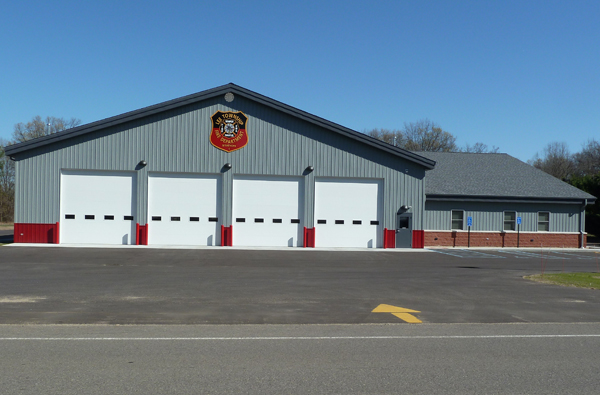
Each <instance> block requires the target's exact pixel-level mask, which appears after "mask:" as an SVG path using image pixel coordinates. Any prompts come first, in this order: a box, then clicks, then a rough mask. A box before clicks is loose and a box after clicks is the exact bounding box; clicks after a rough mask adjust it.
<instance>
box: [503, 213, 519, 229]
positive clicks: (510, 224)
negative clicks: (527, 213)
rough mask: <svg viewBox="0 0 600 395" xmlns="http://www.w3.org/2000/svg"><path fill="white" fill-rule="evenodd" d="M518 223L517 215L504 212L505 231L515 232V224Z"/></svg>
mask: <svg viewBox="0 0 600 395" xmlns="http://www.w3.org/2000/svg"><path fill="white" fill-rule="evenodd" d="M516 222H517V213H516V212H514V211H505V212H504V230H515V229H517V228H516V226H515V224H516Z"/></svg>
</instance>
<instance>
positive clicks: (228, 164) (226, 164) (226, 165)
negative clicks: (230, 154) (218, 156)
mask: <svg viewBox="0 0 600 395" xmlns="http://www.w3.org/2000/svg"><path fill="white" fill-rule="evenodd" d="M223 167H224V168H226V169H231V163H229V162H228V163H225V164H224V165H223Z"/></svg>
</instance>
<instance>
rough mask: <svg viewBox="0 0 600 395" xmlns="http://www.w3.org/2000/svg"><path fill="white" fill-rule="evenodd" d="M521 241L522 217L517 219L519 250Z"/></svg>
mask: <svg viewBox="0 0 600 395" xmlns="http://www.w3.org/2000/svg"><path fill="white" fill-rule="evenodd" d="M520 239H521V217H517V248H519V241H520Z"/></svg>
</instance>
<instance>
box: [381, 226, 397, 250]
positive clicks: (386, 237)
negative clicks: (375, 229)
mask: <svg viewBox="0 0 600 395" xmlns="http://www.w3.org/2000/svg"><path fill="white" fill-rule="evenodd" d="M383 248H396V231H395V230H394V229H388V228H384V229H383Z"/></svg>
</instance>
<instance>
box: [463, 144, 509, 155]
mask: <svg viewBox="0 0 600 395" xmlns="http://www.w3.org/2000/svg"><path fill="white" fill-rule="evenodd" d="M499 150H500V148H498V147H496V146H492V148H489V147H488V145H487V144H484V143H480V142H477V143H475V144H474V145H469V144H468V143H467V145H466V146H465V148H464V149H463V152H470V153H474V154H488V153H489V154H495V153H497V152H498V151H499Z"/></svg>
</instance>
